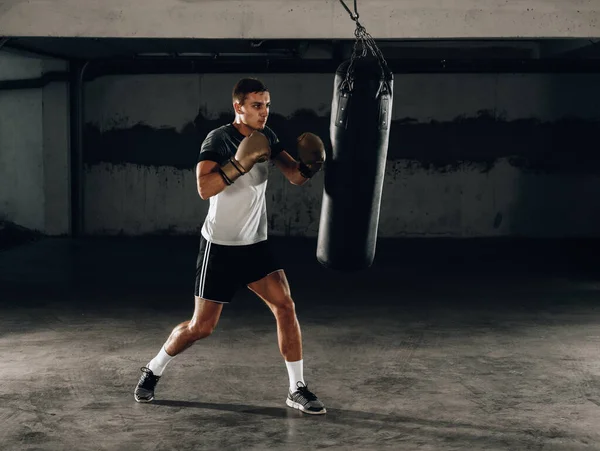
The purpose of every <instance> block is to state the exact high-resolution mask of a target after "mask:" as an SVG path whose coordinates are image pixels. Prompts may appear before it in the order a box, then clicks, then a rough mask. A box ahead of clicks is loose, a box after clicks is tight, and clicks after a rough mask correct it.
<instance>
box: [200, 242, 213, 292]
mask: <svg viewBox="0 0 600 451" xmlns="http://www.w3.org/2000/svg"><path fill="white" fill-rule="evenodd" d="M210 244H211V243H210V241H207V242H206V250H205V251H204V260H203V261H202V272H201V273H200V287H199V288H198V291H199V293H198V295H199V296H200V297H201V298H202V297H204V282H205V281H206V267H207V266H208V254H209V253H210Z"/></svg>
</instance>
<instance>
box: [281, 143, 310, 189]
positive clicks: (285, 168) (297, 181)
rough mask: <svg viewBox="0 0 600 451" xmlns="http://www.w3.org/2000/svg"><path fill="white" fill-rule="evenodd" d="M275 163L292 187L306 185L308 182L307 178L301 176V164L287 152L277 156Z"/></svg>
mask: <svg viewBox="0 0 600 451" xmlns="http://www.w3.org/2000/svg"><path fill="white" fill-rule="evenodd" d="M273 162H274V163H275V166H277V167H278V168H279V170H280V171H281V172H282V173H283V175H285V177H286V178H287V179H288V180H289V181H290V183H291V184H292V185H304V184H305V183H306V182H307V181H308V179H307V178H305V177H303V176H302V174H300V171H299V169H298V168H299V166H300V163H298V162H297V161H296V160H294V159H293V158H292V156H291V155H290V154H289V153H287V152H286V151H285V150H284V151H282V152H281V153H280V154H279V155H277V156H276V157H275V159H274V160H273Z"/></svg>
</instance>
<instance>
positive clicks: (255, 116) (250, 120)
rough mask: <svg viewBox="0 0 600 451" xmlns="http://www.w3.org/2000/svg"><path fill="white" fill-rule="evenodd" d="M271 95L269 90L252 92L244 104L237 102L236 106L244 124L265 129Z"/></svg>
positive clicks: (256, 128)
mask: <svg viewBox="0 0 600 451" xmlns="http://www.w3.org/2000/svg"><path fill="white" fill-rule="evenodd" d="M270 106H271V96H270V95H269V92H268V91H265V92H251V93H250V94H248V95H247V96H246V100H245V101H244V104H243V105H240V104H239V103H237V102H235V104H234V108H235V111H236V113H237V114H238V115H239V117H240V119H241V121H242V123H243V124H245V125H247V126H248V127H250V128H252V129H254V130H263V129H264V128H265V125H267V118H268V117H269V108H270Z"/></svg>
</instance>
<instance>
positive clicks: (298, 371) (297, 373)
mask: <svg viewBox="0 0 600 451" xmlns="http://www.w3.org/2000/svg"><path fill="white" fill-rule="evenodd" d="M302 364H303V360H298V361H297V362H287V361H286V362H285V366H287V370H288V376H289V378H290V391H291V392H292V393H294V392H295V391H296V390H298V386H297V385H296V383H297V382H302V383H303V384H304V374H303V365H302Z"/></svg>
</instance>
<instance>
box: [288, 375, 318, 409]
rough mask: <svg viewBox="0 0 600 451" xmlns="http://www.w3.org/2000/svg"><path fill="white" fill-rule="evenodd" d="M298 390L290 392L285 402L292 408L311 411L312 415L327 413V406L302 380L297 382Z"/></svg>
mask: <svg viewBox="0 0 600 451" xmlns="http://www.w3.org/2000/svg"><path fill="white" fill-rule="evenodd" d="M297 387H298V390H296V391H295V392H294V393H288V396H287V399H286V400H285V403H286V404H287V405H288V406H289V407H291V408H292V409H298V410H300V411H301V412H304V413H310V414H312V415H320V414H323V413H326V412H327V410H325V406H324V405H323V403H322V402H321V401H319V399H318V398H317V397H316V396H315V394H314V393H313V392H311V391H310V390H309V389H308V387H307V386H306V385H305V384H303V383H302V382H298V383H297Z"/></svg>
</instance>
